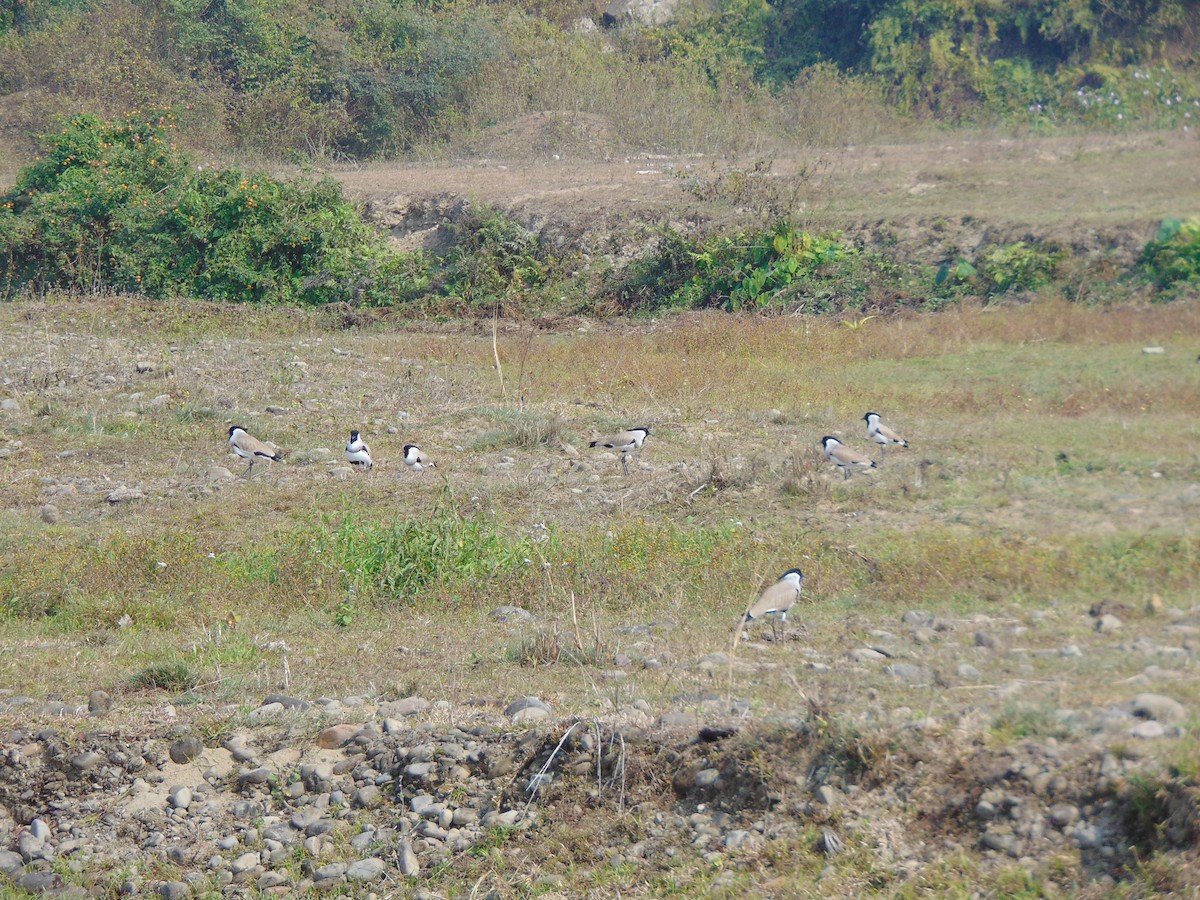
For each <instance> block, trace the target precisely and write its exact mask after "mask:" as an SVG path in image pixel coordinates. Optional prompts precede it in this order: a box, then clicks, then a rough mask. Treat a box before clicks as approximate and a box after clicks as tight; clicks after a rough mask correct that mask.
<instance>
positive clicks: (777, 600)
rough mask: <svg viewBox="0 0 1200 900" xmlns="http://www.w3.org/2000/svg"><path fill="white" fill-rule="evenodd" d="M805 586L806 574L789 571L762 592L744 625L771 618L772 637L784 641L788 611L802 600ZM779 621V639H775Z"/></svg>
mask: <svg viewBox="0 0 1200 900" xmlns="http://www.w3.org/2000/svg"><path fill="white" fill-rule="evenodd" d="M803 585H804V573H803V572H801V571H800V570H799V569H788V570H787V571H786V572H784V573H783V574H782V575H781V576H779V580H778V581H777V582H775V583H774V584H773V585H771V586H770V587H769V588H767V589H766V590H765V591H763V592H762V596H761V597H759V598H758V600H757V601H756V602H755V604H754V605H753V606H751V607H750V609H749V610H748V611H747V612H746V615H745V618H744V619H743V622H742V624H743V625H744V624H745V623H746V622H749V621H751V620H753V619H761V618H763V617H765V616H770V617H771V637H772V639H774V640H778V641H782V640H783V633H784V628H785V627H786V623H787V614H788V610H789V609H791V608H792V605H793V604H794V603H795V602H796V601H797V600H799V599H800V588H801V587H802V586H803ZM777 619H778V621H779V637H778V638H776V637H775V621H776V620H777Z"/></svg>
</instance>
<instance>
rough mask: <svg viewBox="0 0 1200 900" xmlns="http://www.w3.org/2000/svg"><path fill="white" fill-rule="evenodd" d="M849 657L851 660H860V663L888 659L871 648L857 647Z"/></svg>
mask: <svg viewBox="0 0 1200 900" xmlns="http://www.w3.org/2000/svg"><path fill="white" fill-rule="evenodd" d="M848 655H849V656H850V658H851V659H854V660H858V661H859V662H879V660H881V659H887V657H886V656H884V655H883V654H882V653H880V652H879V651H878V650H873V649H872V648H870V647H855V648H854V649H853V650H851V651H850V653H849V654H848Z"/></svg>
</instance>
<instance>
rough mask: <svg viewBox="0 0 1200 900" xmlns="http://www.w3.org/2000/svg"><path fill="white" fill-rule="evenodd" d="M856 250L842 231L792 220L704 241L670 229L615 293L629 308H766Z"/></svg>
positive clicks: (631, 270) (622, 281)
mask: <svg viewBox="0 0 1200 900" xmlns="http://www.w3.org/2000/svg"><path fill="white" fill-rule="evenodd" d="M853 252H854V251H853V249H852V248H848V247H845V246H842V245H840V244H839V243H838V242H837V236H836V235H826V236H815V235H812V234H809V233H808V232H807V231H799V230H797V229H796V228H795V227H794V226H793V225H792V224H791V223H790V222H788V221H787V220H780V221H779V222H777V223H776V224H775V225H774V226H772V227H771V228H770V229H768V230H765V231H759V232H755V233H753V234H744V233H739V234H736V235H734V236H732V237H728V236H725V235H716V236H713V237H710V238H707V239H705V240H703V241H701V242H698V243H692V242H688V241H687V240H685V239H684V238H682V237H680V236H679V235H678V234H675V233H673V232H664V234H663V236H662V238H661V239H660V241H659V244H658V246H657V247H656V248H654V249H653V250H651V251H650V252H649V253H648V254H647V255H646V256H644V257H643V258H642V259H640V260H638V261H637V262H635V263H633V264H632V265H631V266H630V267H629V269H628V270H627V271H626V272H625V273H624V274H623V275H622V277H621V278H620V280H619V281H618V282H617V283H616V285H615V286H614V291H615V293H616V295H617V299H618V303H619V305H620V306H621V307H622V308H623V309H642V310H653V309H661V308H699V307H714V308H721V309H727V310H741V309H762V308H764V307H766V306H768V305H770V304H772V303H773V302H776V301H777V300H778V299H779V296H780V291H782V290H783V289H784V288H787V287H788V286H789V285H791V284H792V283H793V282H798V281H800V280H802V279H804V278H807V277H808V276H810V275H812V274H813V273H814V272H815V271H816V270H817V269H818V268H820V267H821V266H822V265H824V264H826V263H831V262H837V261H839V260H843V259H845V258H846V257H847V256H848V255H850V254H852V253H853ZM685 254H686V256H685Z"/></svg>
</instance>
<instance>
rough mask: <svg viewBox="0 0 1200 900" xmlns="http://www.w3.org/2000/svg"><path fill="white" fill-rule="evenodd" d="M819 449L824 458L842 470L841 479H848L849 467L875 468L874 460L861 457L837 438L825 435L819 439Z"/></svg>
mask: <svg viewBox="0 0 1200 900" xmlns="http://www.w3.org/2000/svg"><path fill="white" fill-rule="evenodd" d="M821 449H823V450H824V451H825V456H826V457H828V459H829V461H830V462H831V463H833V464H834V465H835V466H837V467H838V468H839V469H841V470H842V478H843V479H846V478H849V477H850V469H851V467H855V468H859V469H874V468H877V466H876V465H875V460H873V459H869V458H868V457H866V456H863V455H862V454H861V453H856V452H855V451H854V450H851V449H850V448H849V447H847V446H846V445H845V444H843V443H842V442H841V441H839V440H838V439H837V438H835V437H832V436H830V435H825V437H823V438H821Z"/></svg>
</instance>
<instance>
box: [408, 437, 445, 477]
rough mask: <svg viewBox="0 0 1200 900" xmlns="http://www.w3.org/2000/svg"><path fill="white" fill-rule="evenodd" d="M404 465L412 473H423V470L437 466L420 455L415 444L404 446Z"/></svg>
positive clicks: (419, 449) (423, 455) (418, 448)
mask: <svg viewBox="0 0 1200 900" xmlns="http://www.w3.org/2000/svg"><path fill="white" fill-rule="evenodd" d="M404 464H405V465H406V466H408V467H409V469H411V470H412V471H414V472H423V471H424V470H425V469H436V468H437V464H436V463H434V462H433V461H432V460H431V459H430V458H429V457H428V456H426V455H425V454H424V453H422V452H421V448H420V447H418V446H417V445H416V444H405V445H404Z"/></svg>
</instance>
